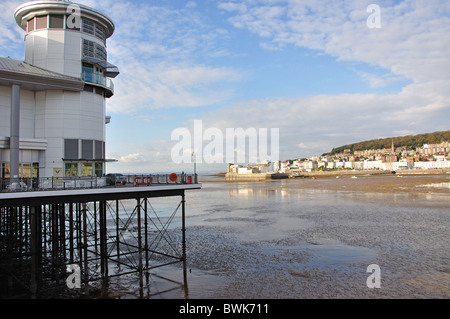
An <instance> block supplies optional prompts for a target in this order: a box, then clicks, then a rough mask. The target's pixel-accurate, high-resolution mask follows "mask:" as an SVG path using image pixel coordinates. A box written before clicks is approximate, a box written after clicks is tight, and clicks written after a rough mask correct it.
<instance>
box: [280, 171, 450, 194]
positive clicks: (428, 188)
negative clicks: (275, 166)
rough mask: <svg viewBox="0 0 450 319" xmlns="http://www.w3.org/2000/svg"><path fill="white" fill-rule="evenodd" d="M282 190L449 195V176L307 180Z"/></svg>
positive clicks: (290, 184) (286, 186)
mask: <svg viewBox="0 0 450 319" xmlns="http://www.w3.org/2000/svg"><path fill="white" fill-rule="evenodd" d="M283 187H284V188H287V189H289V188H293V189H294V188H295V189H316V190H334V191H352V192H377V193H440V194H449V195H450V175H426V176H407V175H406V176H402V175H392V176H358V177H356V178H351V177H339V178H317V179H313V178H308V179H302V180H299V181H298V183H289V185H285V186H283Z"/></svg>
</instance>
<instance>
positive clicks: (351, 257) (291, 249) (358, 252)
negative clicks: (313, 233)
mask: <svg viewBox="0 0 450 319" xmlns="http://www.w3.org/2000/svg"><path fill="white" fill-rule="evenodd" d="M264 250H265V252H266V253H270V254H279V255H286V254H291V255H292V256H294V255H301V256H303V258H301V260H300V259H299V260H298V261H297V262H300V263H301V264H302V265H303V266H307V267H326V266H339V265H349V264H354V263H361V262H365V261H367V260H370V259H372V258H374V257H376V252H375V251H374V250H372V249H369V248H366V247H359V246H349V245H346V244H343V243H339V242H336V241H331V240H324V241H320V242H314V243H310V242H309V243H303V244H300V245H296V246H278V247H271V248H266V249H264Z"/></svg>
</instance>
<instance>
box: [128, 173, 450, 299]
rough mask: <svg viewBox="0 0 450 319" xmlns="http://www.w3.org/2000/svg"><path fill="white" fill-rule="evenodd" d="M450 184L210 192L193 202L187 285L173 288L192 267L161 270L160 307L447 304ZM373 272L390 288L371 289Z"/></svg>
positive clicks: (278, 184) (155, 292)
mask: <svg viewBox="0 0 450 319" xmlns="http://www.w3.org/2000/svg"><path fill="white" fill-rule="evenodd" d="M449 182H450V176H445V175H444V176H408V177H406V176H405V177H403V178H401V177H396V176H380V177H367V178H366V177H358V178H356V179H352V178H347V179H346V178H339V179H336V178H333V179H331V178H329V179H316V180H312V179H311V180H309V179H302V180H281V181H271V182H256V183H255V182H253V183H239V182H236V183H224V182H211V183H205V184H204V187H203V189H202V190H201V191H199V192H192V193H189V194H188V203H189V205H188V208H187V210H188V214H187V233H186V236H187V263H186V267H187V272H186V273H187V281H186V284H185V285H181V286H179V287H178V288H177V286H176V285H175V286H174V284H173V282H174V281H178V282H180V281H181V279H182V265H176V266H169V267H163V268H160V269H156V270H155V271H154V272H153V273H152V274H151V276H150V279H151V282H150V288H149V291H152V295H151V297H150V298H181V299H183V298H191V299H196V298H205V299H216V298H225V299H228V298H232V299H245V298H256V299H258V298H269V299H340V298H355V299H358V298H377V299H385V298H432V299H435V298H436V299H447V298H449V297H450V251H449V249H448V247H450V209H449V207H450V192H449V190H450V189H449V188H448V186H447V185H448V183H449ZM431 184H432V186H430V185H431ZM424 185H425V186H424ZM157 204H158V203H155V206H157ZM169 231H170V235H171V236H172V237H173V238H177V237H176V236H178V235H177V231H176V229H174V230H169ZM373 264H376V265H378V266H379V268H380V271H381V273H380V279H381V287H380V288H369V287H368V286H367V280H368V277H369V276H370V275H371V273H369V272H367V267H368V266H369V265H373ZM162 278H170V281H167V280H163V279H162ZM128 284H129V285H131V287H133V285H135V284H133V283H132V282H131V281H130V282H129V283H128ZM135 286H136V285H135ZM131 290H132V289H131ZM127 296H128V297H130V298H134V297H136V296H135V294H133V293H130V294H128V295H127Z"/></svg>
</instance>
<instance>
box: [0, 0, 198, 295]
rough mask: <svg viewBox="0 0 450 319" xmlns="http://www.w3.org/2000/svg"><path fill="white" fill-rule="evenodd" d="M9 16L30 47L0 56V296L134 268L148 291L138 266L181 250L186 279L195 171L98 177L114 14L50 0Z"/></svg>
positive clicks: (76, 285) (146, 267) (82, 287)
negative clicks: (115, 179) (120, 179)
mask: <svg viewBox="0 0 450 319" xmlns="http://www.w3.org/2000/svg"><path fill="white" fill-rule="evenodd" d="M14 16H15V20H16V22H17V24H18V26H19V27H21V28H22V29H23V30H24V31H25V59H24V61H21V60H17V59H11V58H6V57H0V114H1V117H0V182H1V183H0V186H1V187H0V298H3V297H6V298H14V297H18V298H23V297H25V298H28V297H31V298H38V297H42V298H51V297H52V296H53V297H54V296H59V293H65V294H66V296H69V297H70V296H76V297H78V296H89V294H90V292H91V290H92V289H98V287H100V286H103V284H105V283H106V282H108V280H110V279H111V278H115V277H121V276H125V275H130V276H132V275H134V274H138V277H139V281H140V282H139V285H140V288H141V291H140V293H141V295H140V297H143V295H142V293H143V290H142V288H143V286H144V283H143V277H144V276H145V277H146V282H147V285H148V284H149V283H148V280H149V279H148V278H149V275H150V271H151V270H152V269H154V268H158V267H162V266H166V265H171V264H176V263H179V262H183V270H184V272H183V282H182V283H180V286H181V287H184V288H186V287H187V285H186V267H185V261H186V218H185V217H186V201H187V200H186V196H185V193H186V191H189V190H196V189H200V188H201V185H200V184H198V181H197V175H196V174H193V175H192V174H191V175H189V174H184V173H182V174H176V173H172V174H170V175H169V174H160V175H148V176H127V177H126V179H127V183H113V184H114V186H113V185H110V184H106V183H105V181H107V179H106V178H105V177H101V176H103V175H104V172H105V163H106V162H108V159H106V155H105V142H106V141H105V128H106V124H107V123H108V122H109V120H110V118H109V117H108V116H107V115H106V112H105V103H106V100H107V99H109V98H111V97H112V96H113V95H114V85H113V82H112V79H113V78H115V77H116V76H117V75H119V70H118V68H117V67H116V66H114V65H113V64H111V63H110V62H109V61H108V55H107V50H106V41H107V39H108V38H110V37H111V36H112V35H113V33H114V30H115V26H114V23H113V21H112V20H111V19H110V18H108V16H106V15H105V14H103V13H101V12H99V11H97V10H95V9H93V8H90V7H87V6H84V5H81V4H75V3H73V2H70V1H56V0H53V1H51V0H46V1H32V2H27V3H25V4H23V5H21V6H19V7H18V8H17V9H16V11H15V13H14ZM83 177H86V179H83ZM100 180H101V181H102V183H100ZM123 184H126V186H122V185H123ZM157 198H164V199H165V200H164V205H163V208H162V209H155V206H156V205H157V204H158V202H157ZM155 201H156V203H155ZM72 279H73V280H72ZM171 282H175V283H178V282H177V281H173V280H172V279H171ZM147 297H148V295H147Z"/></svg>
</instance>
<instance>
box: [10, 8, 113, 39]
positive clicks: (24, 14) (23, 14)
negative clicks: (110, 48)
mask: <svg viewBox="0 0 450 319" xmlns="http://www.w3.org/2000/svg"><path fill="white" fill-rule="evenodd" d="M74 5H75V6H78V7H79V8H80V12H81V16H82V17H88V18H90V19H93V20H96V21H99V22H101V23H102V24H104V25H105V26H106V29H107V32H106V37H107V38H109V37H111V36H112V35H113V33H114V30H115V25H114V22H113V21H112V20H111V18H109V17H108V16H107V15H105V14H103V13H101V12H100V11H98V10H95V9H93V8H90V7H88V6H85V5H82V4H78V3H75V2H69V1H65V0H59V1H58V0H46V1H30V2H26V3H24V4H22V5H20V6H19V7H18V8H17V9H16V11H15V12H14V17H15V19H16V22H17V24H18V25H19V26H20V27H21V28H22V29H24V30H26V21H27V20H29V19H31V18H32V17H34V16H36V15H39V14H40V13H59V14H61V13H68V14H70V13H71V10H70V9H69V10H68V7H69V6H74Z"/></svg>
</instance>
